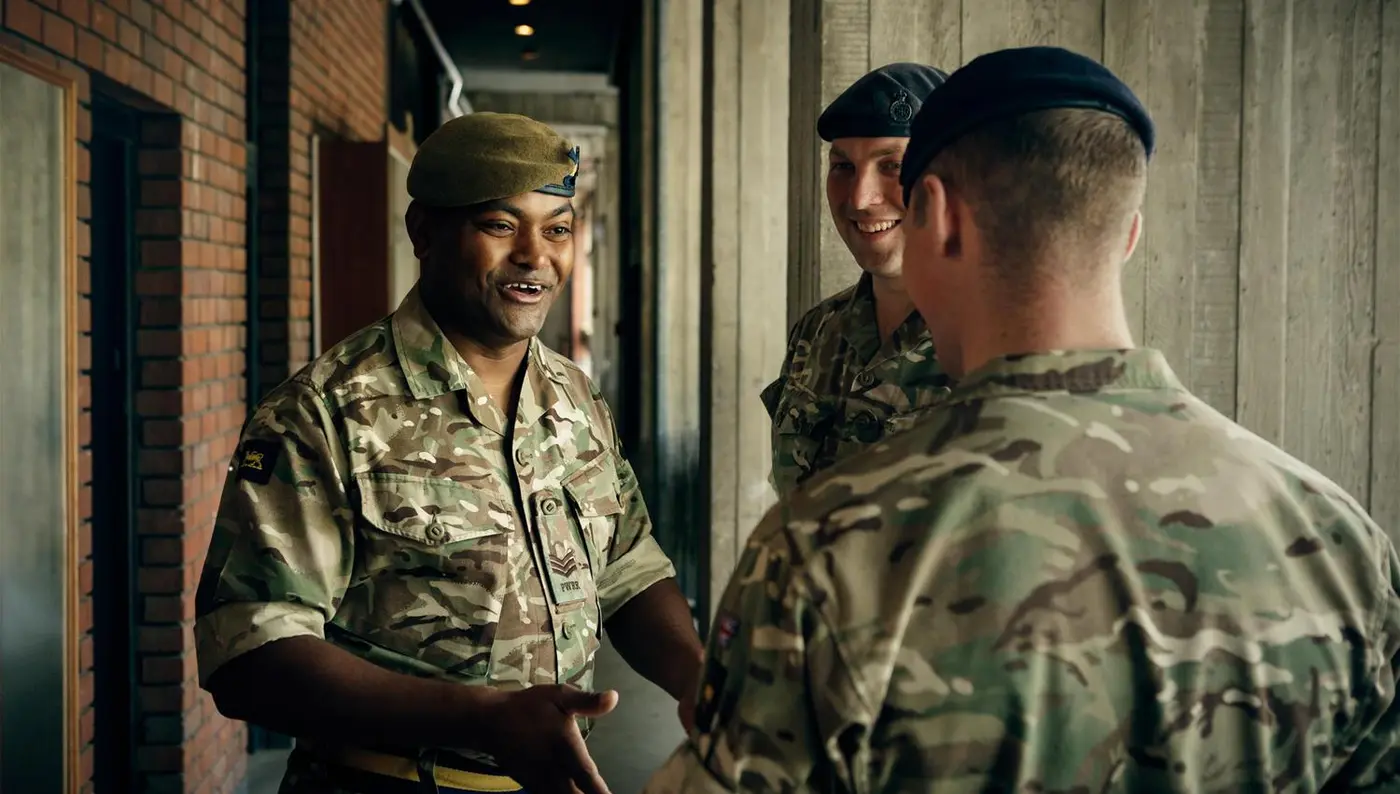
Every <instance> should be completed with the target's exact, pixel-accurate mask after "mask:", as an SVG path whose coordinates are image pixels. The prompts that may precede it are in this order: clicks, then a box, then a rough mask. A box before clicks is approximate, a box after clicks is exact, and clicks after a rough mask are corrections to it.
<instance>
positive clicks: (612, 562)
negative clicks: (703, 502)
mask: <svg viewBox="0 0 1400 794" xmlns="http://www.w3.org/2000/svg"><path fill="white" fill-rule="evenodd" d="M599 399H601V397H599ZM612 441H613V446H612V450H613V452H612V454H613V455H614V456H615V461H614V462H615V466H616V469H617V495H618V501H619V502H620V503H621V505H622V513H621V514H620V515H619V516H618V520H617V532H616V534H615V535H614V536H613V542H612V547H611V549H609V551H608V559H607V564H606V566H605V567H604V568H603V574H602V575H601V576H599V577H598V581H597V587H598V603H599V608H600V611H601V613H602V617H603V620H604V621H607V620H608V618H610V617H612V616H613V615H614V614H615V613H616V612H617V610H618V609H620V608H622V606H623V605H624V604H626V603H627V602H628V601H631V600H632V598H633V597H634V596H636V595H637V594H639V593H641V592H643V591H644V590H646V589H647V588H649V587H651V586H652V585H654V584H656V583H657V582H660V581H662V580H665V579H671V578H674V577H675V575H676V568H675V566H674V565H673V564H672V563H671V558H670V557H668V556H666V552H664V551H662V549H661V544H659V543H657V542H656V537H655V535H654V533H653V527H652V523H651V514H650V513H649V512H648V511H647V504H646V500H645V499H644V498H643V497H642V489H641V486H640V485H639V484H638V482H637V474H636V472H635V471H633V469H632V464H631V463H630V462H628V460H627V457H626V456H625V455H623V454H622V443H621V439H619V438H618V436H617V429H616V427H614V428H613V430H612Z"/></svg>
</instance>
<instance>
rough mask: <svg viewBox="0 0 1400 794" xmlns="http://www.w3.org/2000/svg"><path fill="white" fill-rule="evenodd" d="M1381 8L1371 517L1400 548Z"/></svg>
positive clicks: (1393, 51) (1389, 1)
mask: <svg viewBox="0 0 1400 794" xmlns="http://www.w3.org/2000/svg"><path fill="white" fill-rule="evenodd" d="M1381 7H1382V9H1381V15H1382V19H1381V25H1380V30H1381V34H1380V35H1381V44H1380V53H1381V64H1380V68H1381V74H1380V85H1379V89H1380V90H1379V101H1378V102H1377V105H1378V107H1379V108H1380V116H1379V118H1378V126H1379V130H1378V133H1379V134H1378V135H1377V143H1378V148H1377V159H1378V163H1379V167H1378V169H1377V182H1376V214H1375V217H1376V232H1377V234H1376V286H1375V295H1374V297H1373V299H1372V302H1373V304H1374V305H1375V306H1376V309H1377V311H1376V315H1375V324H1376V332H1375V336H1376V348H1375V355H1374V359H1373V363H1372V373H1373V374H1372V384H1371V514H1372V516H1374V517H1375V519H1376V522H1377V523H1379V524H1380V525H1381V527H1382V528H1384V529H1385V530H1386V531H1387V532H1389V533H1390V537H1391V539H1392V540H1394V541H1396V542H1398V543H1400V0H1384V2H1383V3H1381Z"/></svg>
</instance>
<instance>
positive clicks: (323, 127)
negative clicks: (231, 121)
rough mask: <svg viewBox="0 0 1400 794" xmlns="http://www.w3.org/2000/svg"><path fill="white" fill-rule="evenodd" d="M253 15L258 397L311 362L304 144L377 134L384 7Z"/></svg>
mask: <svg viewBox="0 0 1400 794" xmlns="http://www.w3.org/2000/svg"><path fill="white" fill-rule="evenodd" d="M263 13H265V14H266V17H265V18H264V19H263V21H262V30H263V42H262V51H263V53H264V55H263V57H262V59H261V62H260V69H262V70H263V73H262V75H261V82H262V86H263V97H262V99H263V102H262V107H263V108H264V111H263V115H262V119H261V120H260V124H259V130H258V135H259V141H260V144H261V147H262V150H261V153H260V167H261V172H260V175H261V178H262V180H263V195H262V199H261V202H260V204H261V208H262V216H261V219H260V223H261V227H262V235H261V239H262V245H263V251H262V257H261V266H262V272H261V279H260V285H259V290H260V292H261V296H260V298H261V300H260V304H261V307H262V327H263V331H262V334H261V338H262V339H263V340H264V341H263V348H262V351H261V360H262V390H263V392H264V393H265V392H266V391H267V390H268V389H271V388H272V387H273V386H276V385H277V384H278V383H279V382H281V381H282V380H284V379H285V378H287V377H288V376H289V375H291V374H292V373H294V372H296V370H297V369H299V368H300V367H302V366H303V365H305V364H306V363H307V362H308V361H309V360H310V359H311V358H312V357H313V351H312V350H311V316H312V299H313V296H312V294H311V292H312V280H311V255H312V251H311V245H312V239H311V209H312V207H311V189H312V179H311V140H312V137H311V136H312V134H313V133H315V134H319V135H322V136H329V137H339V138H345V139H349V140H378V139H379V138H381V137H382V136H383V130H384V125H385V121H386V119H387V116H388V109H387V99H386V98H387V91H388V88H387V79H388V74H387V70H388V67H387V64H386V57H387V53H386V46H385V24H386V21H387V14H388V9H387V5H386V3H385V0H295V2H290V0H269V2H267V4H266V5H265V6H264V12H263ZM289 45H290V46H289ZM288 78H290V79H288ZM315 352H319V351H315Z"/></svg>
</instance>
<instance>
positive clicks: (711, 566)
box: [701, 0, 789, 617]
mask: <svg viewBox="0 0 1400 794" xmlns="http://www.w3.org/2000/svg"><path fill="white" fill-rule="evenodd" d="M708 6H709V7H708V8H707V13H706V24H707V25H708V27H709V29H710V36H709V47H708V51H707V52H706V58H705V76H706V79H705V84H706V97H705V104H706V107H707V110H708V114H707V115H708V119H707V124H706V128H707V133H708V134H707V136H706V151H705V182H704V190H703V196H704V201H703V211H702V212H703V220H704V238H703V252H702V261H703V265H704V275H705V279H704V282H703V290H702V293H701V295H702V301H701V304H702V309H703V316H704V320H705V334H704V337H703V339H704V342H705V351H704V352H705V361H706V367H705V369H704V370H703V372H702V376H703V378H704V380H705V386H706V388H705V390H704V394H705V398H706V405H705V419H706V427H707V430H708V432H707V433H706V434H705V439H706V445H705V447H704V452H703V454H704V458H705V467H706V469H707V471H708V480H709V488H708V489H707V493H708V496H709V509H708V513H709V529H710V531H709V548H708V552H709V553H708V554H707V555H706V556H705V557H704V560H705V562H706V565H705V568H704V571H705V572H704V574H703V575H702V577H701V578H702V581H703V582H705V584H706V586H707V587H708V597H707V599H706V601H707V602H708V608H707V612H706V617H708V616H709V614H711V613H712V612H713V609H714V604H715V603H716V602H717V601H718V599H719V596H720V595H721V593H722V590H723V588H724V586H725V584H726V582H728V580H729V575H730V573H731V572H732V571H733V569H734V564H735V563H736V562H737V561H738V556H739V552H740V550H741V549H742V547H743V543H744V540H745V538H747V536H748V533H749V532H750V531H751V530H752V529H753V527H754V525H755V524H757V523H758V521H759V519H761V518H762V517H763V514H764V512H766V511H767V509H768V508H769V506H770V505H771V504H772V503H773V494H772V489H771V488H770V487H769V485H768V471H769V463H770V461H771V449H770V443H769V438H770V436H769V420H768V414H767V411H766V410H765V409H764V407H763V404H762V402H760V401H759V396H758V395H759V392H760V391H762V389H763V387H764V385H766V384H767V383H768V382H769V381H770V380H772V379H773V378H774V377H775V376H776V375H777V373H778V369H779V367H780V366H781V365H782V360H783V353H784V351H785V349H786V341H787V328H788V323H787V317H786V312H785V310H784V307H785V305H786V296H787V293H788V284H787V282H788V268H787V266H786V264H785V255H786V253H787V249H788V229H789V212H788V203H787V201H786V199H785V198H784V196H785V194H786V193H787V190H788V120H789V97H788V76H789V71H788V64H789V32H788V27H789V5H788V0H764V2H762V3H755V2H743V1H742V0H708Z"/></svg>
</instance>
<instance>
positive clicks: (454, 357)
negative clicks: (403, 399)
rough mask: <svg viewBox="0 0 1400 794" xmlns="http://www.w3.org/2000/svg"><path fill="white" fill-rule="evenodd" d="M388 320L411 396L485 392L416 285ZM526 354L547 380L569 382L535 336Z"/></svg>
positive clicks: (419, 397)
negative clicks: (464, 391) (425, 302)
mask: <svg viewBox="0 0 1400 794" xmlns="http://www.w3.org/2000/svg"><path fill="white" fill-rule="evenodd" d="M390 322H391V326H392V328H393V335H394V351H395V352H396V353H397V355H398V358H399V365H400V367H402V368H403V374H404V379H405V380H407V381H408V389H409V392H410V393H411V394H412V395H413V397H414V399H417V400H430V399H432V398H434V397H437V396H440V395H442V394H446V393H447V392H454V391H463V390H466V391H467V392H468V394H469V395H472V396H477V394H478V393H484V391H483V389H482V386H481V380H480V378H478V377H477V375H476V372H475V371H474V370H473V369H472V368H471V365H470V364H468V363H467V362H466V360H465V359H463V358H462V354H461V353H459V352H457V348H456V347H455V346H453V344H452V343H451V342H450V341H448V339H447V336H446V335H445V334H444V333H443V332H442V328H441V327H440V326H439V325H438V324H437V321H436V320H434V319H433V317H432V315H431V314H429V313H428V309H427V307H426V306H424V305H423V299H422V296H421V295H420V293H419V287H418V286H417V285H414V287H413V289H411V290H409V292H408V294H407V295H405V296H404V299H403V301H402V302H401V303H400V304H399V307H398V308H397V309H396V310H395V311H394V315H393V318H392V319H391V321H390ZM526 356H527V357H528V360H529V362H530V364H529V366H530V367H531V368H535V367H539V368H540V369H541V370H542V371H543V372H544V374H545V375H546V376H548V377H549V379H550V380H553V381H555V382H556V383H567V382H568V373H566V372H565V371H564V370H563V368H562V367H561V366H560V365H559V363H558V362H556V361H553V360H552V357H550V356H546V355H544V351H543V347H542V346H541V345H540V341H539V339H538V338H537V337H532V338H531V339H530V349H529V351H528V352H527V353H526Z"/></svg>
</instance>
